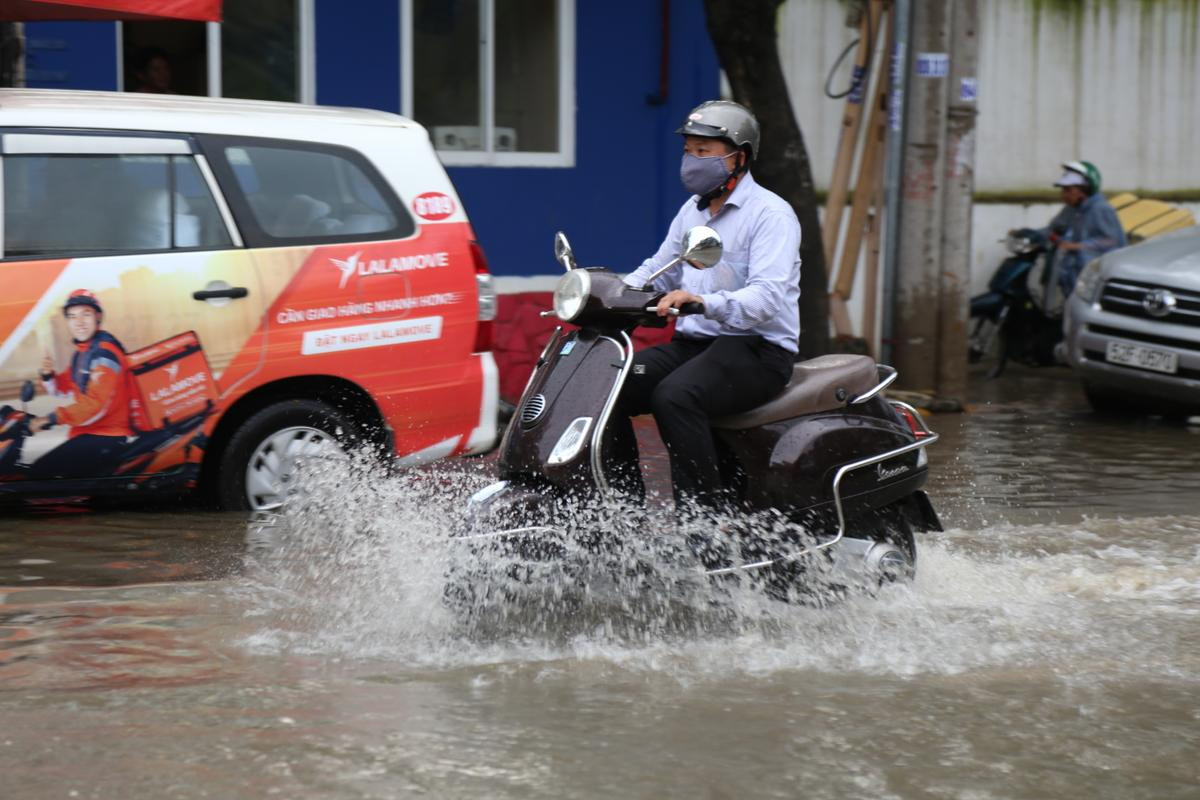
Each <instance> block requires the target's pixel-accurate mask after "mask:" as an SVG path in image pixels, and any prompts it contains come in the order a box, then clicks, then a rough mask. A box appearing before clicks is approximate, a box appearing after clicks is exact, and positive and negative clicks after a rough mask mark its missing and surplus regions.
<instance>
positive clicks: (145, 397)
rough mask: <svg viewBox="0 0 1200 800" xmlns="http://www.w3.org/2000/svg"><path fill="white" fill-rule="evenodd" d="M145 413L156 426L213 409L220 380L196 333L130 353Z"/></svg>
mask: <svg viewBox="0 0 1200 800" xmlns="http://www.w3.org/2000/svg"><path fill="white" fill-rule="evenodd" d="M129 366H130V369H131V370H132V372H133V378H134V383H135V384H136V385H137V388H138V394H139V395H140V398H139V399H140V401H141V406H142V410H143V414H144V415H145V417H146V420H147V422H148V423H149V425H150V426H151V427H153V428H164V427H166V426H167V425H170V424H171V423H172V422H177V421H179V420H181V419H185V418H187V417H190V416H193V415H195V414H203V413H206V412H207V411H210V410H211V409H212V408H213V406H214V405H216V402H217V384H216V382H215V381H214V380H213V376H212V372H210V371H209V369H208V361H207V359H205V358H204V350H202V349H201V347H200V341H199V340H198V339H197V338H196V334H195V333H192V332H191V331H189V332H188V333H184V334H180V335H179V336H174V337H172V338H170V339H167V340H165V341H162V342H158V343H157V344H152V345H150V346H149V347H143V348H142V349H141V350H138V351H136V352H133V353H130V354H129Z"/></svg>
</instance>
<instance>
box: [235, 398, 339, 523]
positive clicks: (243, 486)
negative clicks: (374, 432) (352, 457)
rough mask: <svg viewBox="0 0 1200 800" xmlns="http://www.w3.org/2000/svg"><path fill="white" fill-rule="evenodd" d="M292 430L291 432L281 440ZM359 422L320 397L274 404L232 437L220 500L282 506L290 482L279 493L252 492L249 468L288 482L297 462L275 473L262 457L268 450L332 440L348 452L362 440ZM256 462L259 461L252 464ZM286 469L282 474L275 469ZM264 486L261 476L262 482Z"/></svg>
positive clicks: (246, 507) (239, 507)
mask: <svg viewBox="0 0 1200 800" xmlns="http://www.w3.org/2000/svg"><path fill="white" fill-rule="evenodd" d="M285 432H287V434H288V435H287V436H285V437H282V438H279V439H277V440H276V441H275V442H272V439H276V437H279V435H280V434H282V433H285ZM358 435H359V430H358V426H357V425H355V424H354V422H353V420H352V419H351V418H350V416H349V415H347V414H346V413H345V412H343V411H340V410H338V409H337V408H334V407H333V406H331V405H329V404H328V403H323V402H321V401H320V400H301V399H294V400H284V401H282V402H277V403H272V404H271V405H269V406H266V407H264V408H263V409H262V410H260V411H257V412H255V413H254V414H252V415H251V416H250V417H249V418H248V419H246V421H245V422H243V423H242V424H241V425H240V426H239V427H238V428H237V430H235V431H234V433H233V435H232V436H231V437H230V439H229V444H228V446H226V448H225V450H224V452H223V453H222V454H221V459H220V463H219V464H218V469H217V480H216V490H217V502H218V504H219V505H220V507H221V508H222V509H224V510H226V511H258V510H270V509H271V508H277V507H278V506H277V505H274V502H275V501H276V500H278V501H279V502H282V499H283V497H284V496H285V494H286V487H284V486H282V485H281V484H277V488H278V489H279V491H278V492H277V494H276V495H275V496H273V497H272V495H269V494H254V495H253V496H252V492H251V489H250V488H249V485H250V473H251V470H252V468H253V469H257V470H258V472H259V476H260V478H262V479H264V480H265V479H268V478H271V477H278V478H279V479H280V480H281V481H282V482H283V483H286V482H287V481H288V480H289V479H290V477H291V475H290V467H291V464H292V463H294V462H289V463H285V465H284V466H283V467H282V468H281V469H279V470H275V471H274V472H272V470H270V469H269V468H268V467H267V466H266V460H265V459H263V454H264V453H267V454H269V453H271V452H272V451H275V450H278V449H279V448H281V447H283V446H285V445H288V444H294V445H295V446H304V447H307V448H308V449H310V450H311V449H312V448H313V447H322V446H325V444H326V443H328V442H330V441H332V443H333V444H334V445H336V447H337V453H338V454H339V455H341V454H344V453H345V452H346V450H347V448H348V446H349V445H350V444H351V443H352V442H355V441H357V440H358ZM252 461H254V462H255V463H257V464H258V466H257V467H255V464H252ZM280 471H282V473H283V474H282V475H281V476H280V475H275V474H274V473H275V472H280ZM259 483H260V485H261V484H262V481H261V480H260V481H259Z"/></svg>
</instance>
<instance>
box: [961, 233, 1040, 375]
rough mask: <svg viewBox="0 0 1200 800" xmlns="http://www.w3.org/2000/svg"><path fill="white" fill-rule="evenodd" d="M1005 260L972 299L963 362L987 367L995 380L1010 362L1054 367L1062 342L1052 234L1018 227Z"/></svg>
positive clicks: (1009, 244) (1008, 239) (1007, 244)
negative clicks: (1056, 353) (1056, 346)
mask: <svg viewBox="0 0 1200 800" xmlns="http://www.w3.org/2000/svg"><path fill="white" fill-rule="evenodd" d="M1004 241H1005V244H1006V246H1007V248H1008V252H1009V254H1010V255H1009V257H1008V258H1006V259H1004V261H1003V262H1001V264H1000V266H999V267H998V268H997V269H996V272H995V274H994V275H992V279H991V281H989V282H988V290H987V291H986V292H984V293H983V294H980V295H976V296H975V297H972V298H971V319H972V323H971V334H970V338H969V340H968V351H967V354H968V360H969V361H970V362H971V363H972V364H976V363H981V362H984V363H988V364H989V368H988V372H987V377H988V378H996V377H999V376H1000V375H1001V374H1002V373H1003V372H1004V368H1005V367H1006V366H1007V364H1008V362H1009V360H1010V359H1011V360H1014V361H1017V362H1019V363H1022V364H1026V365H1028V366H1046V365H1049V364H1053V363H1055V358H1054V346H1055V345H1056V344H1058V343H1059V342H1060V341H1062V336H1063V331H1062V308H1063V298H1062V294H1061V292H1060V291H1059V289H1058V282H1057V280H1055V279H1054V264H1055V255H1056V253H1057V250H1056V247H1055V244H1056V242H1057V237H1056V236H1055V235H1054V234H1051V235H1049V236H1047V235H1046V234H1044V233H1042V232H1041V231H1039V230H1037V229H1034V228H1021V229H1020V230H1017V231H1014V232H1013V233H1012V234H1010V235H1009V236H1008V237H1007V238H1006V239H1005V240H1004Z"/></svg>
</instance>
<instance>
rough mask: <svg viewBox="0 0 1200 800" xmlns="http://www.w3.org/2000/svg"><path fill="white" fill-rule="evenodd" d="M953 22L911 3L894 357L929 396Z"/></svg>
mask: <svg viewBox="0 0 1200 800" xmlns="http://www.w3.org/2000/svg"><path fill="white" fill-rule="evenodd" d="M951 20H952V13H951V0H916V2H914V4H913V15H912V30H911V34H910V38H909V46H910V47H911V48H912V58H911V60H910V62H909V63H910V65H911V67H910V68H911V70H912V73H911V76H910V80H909V82H908V92H907V97H906V98H905V101H906V102H905V107H906V108H905V126H906V129H907V131H906V133H907V135H906V138H905V142H904V165H903V166H904V178H903V188H902V191H901V198H902V202H903V204H904V205H903V208H902V209H901V211H900V215H901V220H900V229H899V231H897V233H899V236H900V245H899V261H898V270H897V275H896V284H895V288H896V293H895V297H894V298H893V302H895V304H896V306H895V318H894V325H895V327H894V333H893V340H894V341H893V345H894V350H893V353H894V362H895V365H896V367H897V369H899V371H900V377H901V380H902V381H903V382H904V385H905V386H907V387H909V388H912V389H919V390H927V391H934V390H936V388H937V383H938V370H937V366H938V363H937V362H938V356H939V347H938V332H939V317H940V314H939V309H940V296H941V277H940V273H941V268H942V225H943V217H944V214H943V201H944V192H943V181H944V176H945V174H946V169H945V152H946V99H947V83H948V81H949V74H950V52H949V51H950V25H951ZM889 235H891V232H889ZM958 344H959V346H960V347H965V343H964V342H962V341H961V340H960V341H959V343H958Z"/></svg>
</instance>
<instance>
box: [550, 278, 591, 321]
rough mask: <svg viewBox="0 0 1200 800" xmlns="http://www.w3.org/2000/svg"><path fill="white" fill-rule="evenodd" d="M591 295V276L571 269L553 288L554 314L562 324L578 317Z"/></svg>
mask: <svg viewBox="0 0 1200 800" xmlns="http://www.w3.org/2000/svg"><path fill="white" fill-rule="evenodd" d="M591 293H592V276H591V275H590V274H589V273H588V271H587V270H583V269H573V270H571V271H570V272H568V273H567V274H566V275H563V276H562V277H561V278H559V279H558V285H557V286H555V287H554V313H555V314H557V315H558V318H559V319H561V320H562V321H563V322H570V321H571V320H573V319H575V318H576V317H577V316H579V312H580V311H583V306H584V304H585V303H587V299H588V296H589V295H591Z"/></svg>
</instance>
